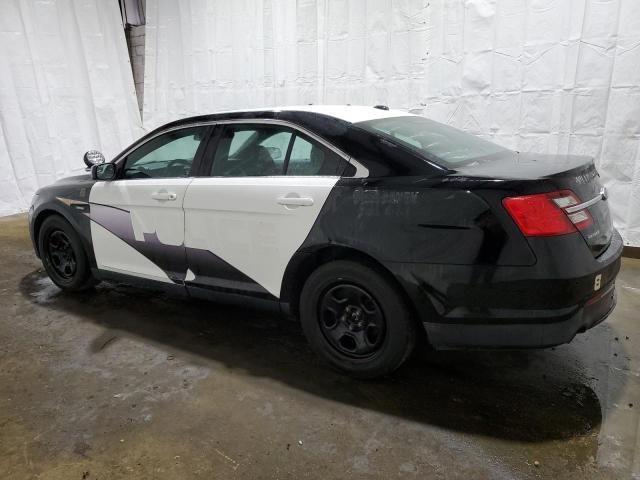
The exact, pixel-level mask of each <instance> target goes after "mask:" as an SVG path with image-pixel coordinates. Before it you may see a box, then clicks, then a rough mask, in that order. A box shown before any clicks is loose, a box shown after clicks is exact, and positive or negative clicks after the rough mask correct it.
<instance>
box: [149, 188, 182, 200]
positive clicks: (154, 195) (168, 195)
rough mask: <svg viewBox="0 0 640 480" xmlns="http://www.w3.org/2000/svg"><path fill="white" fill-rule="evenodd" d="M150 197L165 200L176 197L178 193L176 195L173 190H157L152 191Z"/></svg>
mask: <svg viewBox="0 0 640 480" xmlns="http://www.w3.org/2000/svg"><path fill="white" fill-rule="evenodd" d="M151 198H153V199H154V200H160V201H167V200H175V199H176V198H178V195H176V194H175V193H173V192H167V191H162V190H161V191H159V192H153V193H152V194H151Z"/></svg>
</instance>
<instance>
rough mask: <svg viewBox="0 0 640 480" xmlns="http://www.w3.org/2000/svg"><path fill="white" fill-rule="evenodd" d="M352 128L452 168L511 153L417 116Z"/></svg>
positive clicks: (383, 120)
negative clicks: (362, 130)
mask: <svg viewBox="0 0 640 480" xmlns="http://www.w3.org/2000/svg"><path fill="white" fill-rule="evenodd" d="M356 126H357V127H359V128H362V129H364V130H366V131H368V132H370V133H373V134H375V135H379V136H381V137H384V138H386V139H387V140H390V141H392V142H394V143H397V144H398V145H401V146H403V147H406V148H409V149H411V150H413V151H415V152H417V153H418V154H419V155H421V156H423V157H425V158H427V159H429V160H432V161H435V162H437V163H440V164H441V165H442V166H444V167H452V168H453V167H456V166H460V165H464V164H467V163H469V162H471V161H474V160H477V159H479V158H481V157H487V156H493V155H496V154H504V153H509V152H511V151H510V150H508V149H506V148H504V147H501V146H500V145H497V144H495V143H493V142H489V141H487V140H483V139H482V138H479V137H476V136H474V135H470V134H468V133H465V132H463V131H462V130H458V129H457V128H453V127H450V126H448V125H444V124H443V123H439V122H434V121H433V120H429V119H428V118H424V117H419V116H413V115H407V116H402V117H391V118H381V119H378V120H369V121H367V122H360V123H357V124H356Z"/></svg>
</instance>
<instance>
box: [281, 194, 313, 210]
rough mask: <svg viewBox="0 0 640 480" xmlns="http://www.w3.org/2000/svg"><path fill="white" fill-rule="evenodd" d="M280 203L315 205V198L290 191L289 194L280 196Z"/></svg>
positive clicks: (302, 205)
mask: <svg viewBox="0 0 640 480" xmlns="http://www.w3.org/2000/svg"><path fill="white" fill-rule="evenodd" d="M294 195H295V196H294ZM278 204H279V205H284V206H285V207H310V206H311V205H313V198H311V197H300V196H298V195H297V194H293V193H290V194H288V195H284V196H282V197H278Z"/></svg>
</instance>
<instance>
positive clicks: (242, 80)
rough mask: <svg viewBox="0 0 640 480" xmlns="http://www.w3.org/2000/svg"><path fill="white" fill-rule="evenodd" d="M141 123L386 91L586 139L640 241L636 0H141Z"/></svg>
mask: <svg viewBox="0 0 640 480" xmlns="http://www.w3.org/2000/svg"><path fill="white" fill-rule="evenodd" d="M144 92H145V98H144V111H143V118H144V123H145V127H148V128H151V127H155V126H157V125H159V124H161V123H163V122H165V121H169V120H172V119H175V118H177V117H182V116H187V115H192V114H199V113H208V112H212V111H216V110H221V109H231V108H241V107H260V106H272V105H290V104H306V103H351V104H365V105H374V104H379V103H382V104H387V105H389V106H391V107H394V108H401V109H406V110H410V111H412V112H415V113H420V114H424V115H426V116H429V117H431V118H433V119H435V120H439V121H443V122H446V123H449V124H452V125H454V126H457V127H460V128H463V129H465V130H467V131H469V132H472V133H475V134H479V135H482V136H484V137H488V138H493V139H494V140H495V141H496V142H498V143H501V144H503V145H505V146H508V147H512V148H516V149H518V150H522V151H539V152H549V153H576V154H588V155H592V156H594V157H595V158H596V161H597V165H598V168H599V170H600V172H601V174H602V177H603V179H604V181H605V183H606V185H607V186H608V188H609V192H610V195H611V205H612V207H613V212H614V221H615V224H616V226H617V227H618V228H619V229H620V231H621V233H622V235H623V237H624V238H625V242H626V244H631V245H636V246H640V151H639V146H640V1H638V0H467V1H463V0H446V1H445V0H430V1H429V0H368V1H367V0H298V1H295V0H236V1H233V2H230V1H225V0H219V1H213V0H212V1H205V0H184V1H180V2H176V1H174V0H147V38H146V72H145V85H144Z"/></svg>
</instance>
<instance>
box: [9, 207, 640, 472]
mask: <svg viewBox="0 0 640 480" xmlns="http://www.w3.org/2000/svg"><path fill="white" fill-rule="evenodd" d="M0 265H2V268H3V275H2V277H1V278H0V478H2V479H5V478H46V479H65V480H68V479H90V480H94V479H119V478H143V479H144V478H150V479H151V478H153V479H156V478H206V479H217V478H220V479H236V478H246V479H257V478H274V479H284V478H295V479H299V478H323V479H327V478H347V477H355V478H385V479H388V478H448V479H449V478H464V479H469V478H492V479H500V478H576V479H577V478H631V477H634V478H640V455H638V452H640V440H639V438H640V436H639V435H638V430H639V429H638V427H639V412H640V350H639V349H638V346H639V345H640V322H639V321H638V320H640V316H639V314H638V312H639V311H640V261H638V260H625V261H624V264H623V269H622V272H621V274H620V277H619V279H618V293H619V304H618V307H617V308H616V310H615V312H614V313H613V315H612V316H611V317H610V318H609V320H608V321H607V322H605V323H604V324H602V325H600V326H598V327H596V328H594V329H592V330H591V331H589V332H587V333H586V334H583V335H579V336H578V337H577V338H576V339H575V340H574V342H573V343H572V344H570V345H565V346H562V347H558V348H555V349H549V350H544V351H528V352H444V353H428V352H426V351H421V352H419V353H418V354H417V355H415V356H414V357H413V358H412V359H411V360H410V361H409V363H408V364H407V365H406V366H404V367H403V368H402V369H401V370H400V371H399V372H398V373H397V374H396V375H394V376H393V378H390V379H387V380H382V381H375V382H358V381H353V380H350V379H348V378H345V377H343V376H341V375H339V374H336V373H334V372H332V371H331V370H329V369H328V368H327V367H325V366H324V364H322V363H321V362H320V361H319V360H318V359H317V358H316V357H315V356H314V355H313V354H312V353H311V352H310V350H309V348H308V347H307V345H306V343H305V341H304V338H303V337H302V334H301V332H300V329H299V327H298V326H297V325H296V324H295V323H293V322H288V321H285V320H282V319H280V318H278V317H277V316H273V315H268V314H264V313H262V312H257V311H250V310H246V309H241V308H235V307H227V306H219V305H216V304H210V303H204V302H195V301H192V302H189V301H186V300H182V299H172V298H165V297H164V296H162V295H158V294H153V293H148V292H144V291H140V290H135V289H132V288H129V287H125V286H114V285H101V286H100V287H99V288H98V289H97V291H95V292H92V293H91V294H84V295H69V294H62V293H60V291H59V290H58V289H57V288H56V287H55V286H53V285H52V283H51V282H50V281H49V280H48V278H47V277H46V275H45V274H44V273H43V271H42V270H41V267H40V263H39V261H38V260H37V259H36V258H35V257H34V255H33V252H32V250H31V245H30V243H29V240H28V236H27V228H26V218H25V217H24V216H17V217H9V218H4V219H0ZM536 462H537V463H536Z"/></svg>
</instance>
